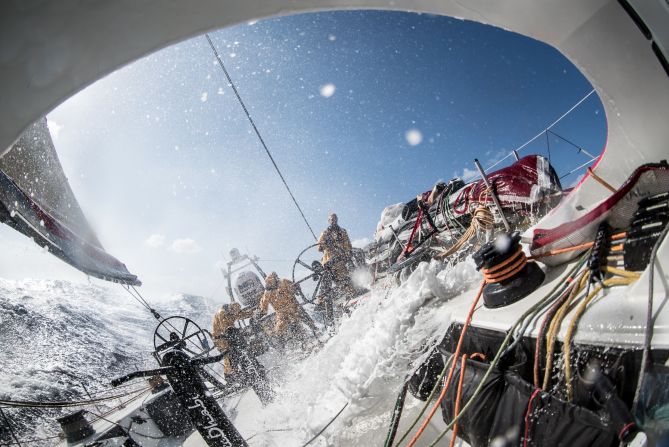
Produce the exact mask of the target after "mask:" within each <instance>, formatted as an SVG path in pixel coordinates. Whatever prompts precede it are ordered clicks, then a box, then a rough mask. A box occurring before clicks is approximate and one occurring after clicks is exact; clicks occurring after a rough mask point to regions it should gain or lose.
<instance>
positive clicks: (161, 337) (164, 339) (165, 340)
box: [156, 331, 167, 343]
mask: <svg viewBox="0 0 669 447" xmlns="http://www.w3.org/2000/svg"><path fill="white" fill-rule="evenodd" d="M156 335H157V336H158V337H159V338H160V339H161V340H162V341H164V342H165V343H167V339H166V338H165V337H163V336H162V335H160V334H159V333H158V332H157V331H156Z"/></svg>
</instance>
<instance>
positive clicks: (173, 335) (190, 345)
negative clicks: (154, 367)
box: [153, 316, 214, 358]
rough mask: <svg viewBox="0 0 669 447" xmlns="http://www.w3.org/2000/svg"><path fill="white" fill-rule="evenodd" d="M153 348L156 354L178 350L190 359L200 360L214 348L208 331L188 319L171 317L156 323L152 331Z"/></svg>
mask: <svg viewBox="0 0 669 447" xmlns="http://www.w3.org/2000/svg"><path fill="white" fill-rule="evenodd" d="M153 347H154V348H155V350H156V352H157V353H160V352H162V351H166V350H168V349H172V348H178V349H181V350H183V351H184V352H186V353H187V354H188V355H189V356H190V357H191V358H200V357H205V356H207V355H208V354H209V352H210V351H211V350H212V349H213V347H214V346H213V342H212V339H211V334H209V331H207V330H204V329H202V328H201V327H200V326H198V324H197V323H196V322H194V321H193V320H191V319H190V318H186V317H180V316H173V317H168V318H165V319H163V320H162V321H161V322H160V323H158V326H157V327H156V330H155V331H153Z"/></svg>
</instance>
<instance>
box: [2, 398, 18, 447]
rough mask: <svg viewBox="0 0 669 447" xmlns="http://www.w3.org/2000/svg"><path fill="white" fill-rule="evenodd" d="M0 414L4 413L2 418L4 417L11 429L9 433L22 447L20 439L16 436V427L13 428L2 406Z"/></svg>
mask: <svg viewBox="0 0 669 447" xmlns="http://www.w3.org/2000/svg"><path fill="white" fill-rule="evenodd" d="M0 414H1V415H2V419H4V421H5V425H6V426H7V428H8V429H9V433H11V435H12V438H14V441H15V442H16V444H17V445H18V446H19V447H21V443H20V442H19V439H18V438H17V437H16V433H14V429H13V428H12V424H10V423H9V419H7V416H6V415H5V412H4V410H3V409H2V407H0Z"/></svg>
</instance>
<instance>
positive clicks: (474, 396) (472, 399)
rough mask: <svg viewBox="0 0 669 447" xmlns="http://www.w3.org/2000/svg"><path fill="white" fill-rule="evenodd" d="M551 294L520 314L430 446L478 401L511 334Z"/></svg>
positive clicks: (434, 444)
mask: <svg viewBox="0 0 669 447" xmlns="http://www.w3.org/2000/svg"><path fill="white" fill-rule="evenodd" d="M550 298H551V296H547V297H545V298H542V299H541V300H539V301H538V302H537V303H535V304H534V305H533V306H531V307H530V308H529V309H528V310H527V311H525V313H523V315H521V316H520V318H519V319H518V320H517V321H516V322H515V323H514V324H513V326H512V327H511V329H510V330H509V331H508V332H507V334H506V336H505V337H504V340H502V343H501V345H500V347H499V349H498V350H497V353H496V354H495V357H494V358H493V359H492V361H491V362H490V365H489V366H488V369H487V370H486V372H485V374H484V375H483V377H482V378H481V381H480V382H479V384H478V386H477V387H476V389H475V390H474V392H473V393H472V396H471V397H470V398H469V400H468V401H467V403H466V404H465V406H464V407H463V408H462V410H461V411H460V413H459V414H458V415H457V416H456V417H455V418H454V419H453V420H452V421H451V422H450V423H449V424H448V425H447V426H446V428H445V429H444V430H443V431H442V432H441V433H440V434H439V436H437V438H436V439H435V440H434V441H433V442H432V443H431V444H430V447H434V446H436V445H437V444H438V443H439V441H440V440H441V438H443V437H444V436H445V435H446V433H448V431H449V430H451V428H453V426H454V425H455V424H456V423H457V421H458V419H459V418H461V417H462V415H463V414H465V413H466V412H467V410H468V409H469V408H471V406H472V405H473V403H474V402H475V401H476V399H477V398H478V396H479V394H480V393H481V391H482V390H483V387H484V386H485V384H486V382H487V380H488V378H489V377H490V375H491V374H492V372H493V370H494V369H495V368H496V367H497V365H498V364H499V361H500V359H501V358H502V355H503V353H504V352H505V349H506V347H507V345H508V344H509V341H510V340H511V335H512V334H513V332H514V331H515V330H516V328H517V327H518V326H519V325H520V324H521V322H522V321H524V320H525V318H526V317H527V316H529V315H532V314H533V313H535V312H536V311H537V310H538V309H541V308H542V307H543V306H545V304H546V303H547V302H550Z"/></svg>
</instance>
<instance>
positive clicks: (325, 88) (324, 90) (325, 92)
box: [319, 83, 337, 98]
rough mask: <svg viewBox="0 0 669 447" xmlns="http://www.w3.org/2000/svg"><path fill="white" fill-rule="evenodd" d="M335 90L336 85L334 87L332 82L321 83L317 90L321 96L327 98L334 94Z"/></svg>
mask: <svg viewBox="0 0 669 447" xmlns="http://www.w3.org/2000/svg"><path fill="white" fill-rule="evenodd" d="M336 90H337V87H335V85H334V84H332V83H330V84H325V85H321V87H320V89H319V91H320V92H321V96H322V97H324V98H329V97H330V96H332V95H334V93H335V91H336Z"/></svg>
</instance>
